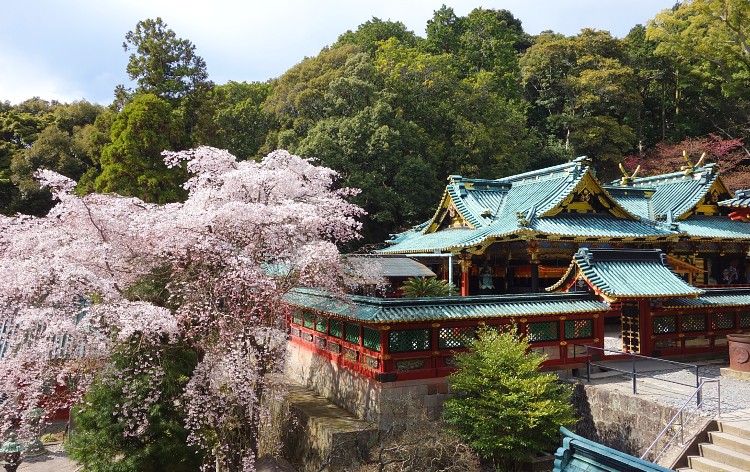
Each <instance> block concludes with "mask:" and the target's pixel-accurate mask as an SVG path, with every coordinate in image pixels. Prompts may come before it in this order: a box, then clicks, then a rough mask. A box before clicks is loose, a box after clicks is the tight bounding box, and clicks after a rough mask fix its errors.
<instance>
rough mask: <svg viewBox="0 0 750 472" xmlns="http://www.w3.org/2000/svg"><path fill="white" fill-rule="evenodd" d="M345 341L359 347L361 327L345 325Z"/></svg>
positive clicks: (350, 324)
mask: <svg viewBox="0 0 750 472" xmlns="http://www.w3.org/2000/svg"><path fill="white" fill-rule="evenodd" d="M344 340H345V341H346V342H349V343H352V344H356V345H359V325H356V324H352V323H346V324H345V325H344Z"/></svg>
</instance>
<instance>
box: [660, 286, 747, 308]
mask: <svg viewBox="0 0 750 472" xmlns="http://www.w3.org/2000/svg"><path fill="white" fill-rule="evenodd" d="M664 306H665V307H667V308H706V307H716V308H718V307H732V306H750V289H746V288H745V289H743V288H709V289H706V293H704V294H703V295H701V296H699V297H697V298H684V297H679V298H672V299H670V300H667V301H665V302H664Z"/></svg>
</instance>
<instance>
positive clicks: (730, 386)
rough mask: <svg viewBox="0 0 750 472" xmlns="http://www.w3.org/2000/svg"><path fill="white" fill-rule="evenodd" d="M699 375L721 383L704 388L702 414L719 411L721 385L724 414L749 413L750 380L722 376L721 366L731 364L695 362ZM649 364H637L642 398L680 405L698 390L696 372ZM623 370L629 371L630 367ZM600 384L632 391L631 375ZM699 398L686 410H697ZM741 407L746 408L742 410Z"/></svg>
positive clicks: (596, 382)
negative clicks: (655, 366)
mask: <svg viewBox="0 0 750 472" xmlns="http://www.w3.org/2000/svg"><path fill="white" fill-rule="evenodd" d="M696 364H697V365H698V366H699V368H698V375H699V376H700V377H701V378H703V379H718V382H707V383H705V384H704V387H703V405H702V408H701V409H700V411H699V412H698V413H699V414H700V415H701V416H707V417H713V416H716V415H718V414H719V401H718V398H719V388H720V390H721V414H722V416H725V415H731V414H737V413H745V412H747V413H749V414H750V381H748V380H741V379H737V378H733V377H727V376H721V372H720V369H721V368H722V367H728V365H727V364H726V363H725V362H722V363H716V362H713V363H711V362H703V363H700V362H699V363H696ZM645 367H646V366H645V365H644V366H639V365H638V364H637V365H636V371H638V372H639V374H638V381H637V385H636V386H637V390H638V396H639V397H646V398H648V399H649V400H653V401H656V402H659V403H664V404H667V405H671V406H674V407H677V408H679V407H681V406H683V405H684V404H685V403H687V402H688V400H689V399H690V397H691V395H693V393H694V392H695V371H694V370H688V369H683V370H676V369H663V370H654V369H653V365H651V366H650V367H652V369H647V368H645ZM622 370H630V368H629V367H625V368H622ZM592 383H594V384H597V385H603V386H606V387H607V388H612V389H615V390H620V391H623V392H630V393H632V377H631V376H630V375H626V374H623V375H620V376H616V377H614V378H609V379H606V378H605V379H602V380H600V381H598V380H597V381H593V382H592ZM696 403H697V401H696V399H691V400H690V403H689V404H688V408H687V411H691V410H695V408H694V406H693V405H695V404H696ZM741 410H744V412H743V411H741Z"/></svg>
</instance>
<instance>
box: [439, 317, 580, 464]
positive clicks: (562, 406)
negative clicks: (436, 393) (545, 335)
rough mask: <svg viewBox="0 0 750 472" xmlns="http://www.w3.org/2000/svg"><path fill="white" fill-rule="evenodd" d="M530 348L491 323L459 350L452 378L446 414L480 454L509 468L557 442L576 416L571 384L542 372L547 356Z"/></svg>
mask: <svg viewBox="0 0 750 472" xmlns="http://www.w3.org/2000/svg"><path fill="white" fill-rule="evenodd" d="M528 349H529V344H528V343H527V342H526V341H524V340H519V339H518V338H517V336H515V335H513V334H508V333H503V334H499V333H497V332H496V331H494V330H491V329H486V330H484V331H482V332H480V334H479V339H477V340H476V341H475V342H473V343H472V346H471V350H470V352H468V353H466V354H459V355H458V356H457V363H458V370H457V371H456V372H455V373H454V374H453V375H451V376H450V377H449V379H448V380H449V382H450V384H451V388H452V389H453V391H455V392H456V395H455V396H454V397H453V398H452V399H450V400H448V401H447V402H446V403H445V404H444V407H445V410H444V412H443V419H444V420H445V421H446V423H448V424H449V425H451V426H453V427H454V428H455V432H456V433H457V434H458V436H459V437H461V438H462V439H464V440H465V441H467V442H468V444H469V445H470V446H471V447H473V448H474V449H475V450H476V451H477V453H478V454H479V456H480V457H482V458H484V459H491V460H493V461H495V462H496V463H497V464H498V465H499V466H500V467H501V468H505V469H510V468H511V467H513V466H514V465H517V464H518V463H520V462H522V461H524V460H525V459H527V458H528V457H529V455H531V454H533V453H535V452H538V451H543V450H547V449H550V448H552V447H553V446H554V445H555V444H556V443H557V442H558V430H559V428H560V426H570V425H572V424H574V423H575V421H576V420H575V417H574V409H573V406H572V404H571V403H570V400H569V399H570V395H571V393H572V389H571V388H570V387H569V386H566V385H564V384H562V383H560V382H559V381H558V379H557V376H556V375H555V374H553V373H542V372H540V371H539V367H540V365H541V363H542V361H543V360H544V356H541V355H539V354H537V353H535V352H533V351H529V350H528Z"/></svg>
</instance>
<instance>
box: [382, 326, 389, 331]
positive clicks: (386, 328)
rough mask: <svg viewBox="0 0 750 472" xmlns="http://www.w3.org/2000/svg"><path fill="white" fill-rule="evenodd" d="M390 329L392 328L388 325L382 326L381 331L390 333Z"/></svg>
mask: <svg viewBox="0 0 750 472" xmlns="http://www.w3.org/2000/svg"><path fill="white" fill-rule="evenodd" d="M389 329H391V327H390V326H388V325H385V326H381V328H380V331H388V330H389Z"/></svg>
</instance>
